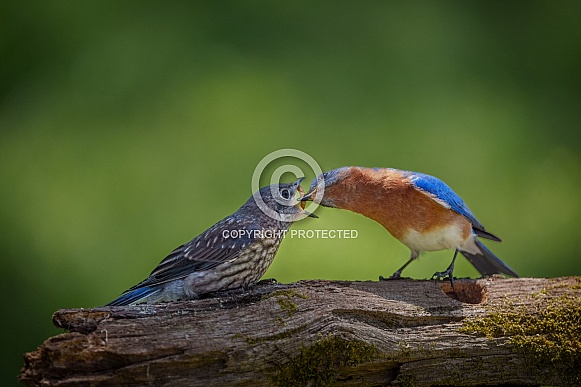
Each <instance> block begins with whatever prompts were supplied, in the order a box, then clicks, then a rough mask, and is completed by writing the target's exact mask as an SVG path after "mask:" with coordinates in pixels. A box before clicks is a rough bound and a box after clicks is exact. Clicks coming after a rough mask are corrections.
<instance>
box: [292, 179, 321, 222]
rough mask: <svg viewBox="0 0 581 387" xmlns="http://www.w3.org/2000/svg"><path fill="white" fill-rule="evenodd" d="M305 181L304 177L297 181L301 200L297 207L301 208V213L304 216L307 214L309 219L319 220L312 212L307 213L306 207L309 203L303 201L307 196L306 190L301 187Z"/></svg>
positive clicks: (299, 199)
mask: <svg viewBox="0 0 581 387" xmlns="http://www.w3.org/2000/svg"><path fill="white" fill-rule="evenodd" d="M303 179H304V177H301V178H300V179H299V180H298V181H297V183H298V187H297V192H298V193H299V198H298V199H297V200H298V203H297V204H296V207H297V208H300V209H301V212H302V213H303V214H306V215H307V216H308V217H311V218H318V216H317V215H315V214H313V213H312V212H308V211H305V207H306V206H307V202H306V201H305V200H303V198H304V196H305V190H303V187H301V181H303Z"/></svg>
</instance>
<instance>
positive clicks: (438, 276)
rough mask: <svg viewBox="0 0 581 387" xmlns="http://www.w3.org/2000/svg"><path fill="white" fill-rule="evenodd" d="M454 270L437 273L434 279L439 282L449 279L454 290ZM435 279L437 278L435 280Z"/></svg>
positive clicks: (449, 269)
mask: <svg viewBox="0 0 581 387" xmlns="http://www.w3.org/2000/svg"><path fill="white" fill-rule="evenodd" d="M452 272H453V268H448V269H447V270H446V271H437V272H435V273H434V275H432V279H435V280H436V281H439V280H441V279H445V278H446V277H448V279H449V280H450V285H452V289H454V275H453V274H452ZM434 277H435V278H434Z"/></svg>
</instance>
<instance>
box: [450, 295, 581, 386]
mask: <svg viewBox="0 0 581 387" xmlns="http://www.w3.org/2000/svg"><path fill="white" fill-rule="evenodd" d="M575 286H576V285H575ZM545 295H546V292H541V293H540V294H535V295H532V296H531V297H532V298H533V299H534V300H535V301H534V302H533V305H532V307H533V309H534V310H532V311H531V309H530V307H529V309H526V308H525V307H522V306H521V307H515V306H511V305H509V308H508V311H503V312H499V311H496V312H493V313H491V314H490V315H488V316H486V317H482V318H477V319H474V320H471V321H467V322H465V323H464V325H463V326H462V327H461V328H460V331H461V332H477V333H481V334H484V335H486V336H487V337H488V338H500V337H505V338H508V343H509V344H511V345H512V347H513V348H514V349H515V350H516V351H518V352H520V353H523V354H525V355H526V357H527V359H528V360H529V362H530V364H531V366H533V367H540V366H546V364H547V363H550V364H551V365H552V366H553V367H554V369H555V371H556V372H558V373H559V374H560V375H563V377H564V378H565V380H564V381H565V383H568V384H574V385H577V384H580V383H581V297H580V296H579V295H578V294H575V292H570V293H568V294H566V295H563V296H560V297H557V298H554V299H552V300H546V299H545V297H543V296H545Z"/></svg>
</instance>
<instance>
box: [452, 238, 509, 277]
mask: <svg viewBox="0 0 581 387" xmlns="http://www.w3.org/2000/svg"><path fill="white" fill-rule="evenodd" d="M476 245H477V246H478V247H479V248H480V251H482V255H474V254H470V253H467V252H465V251H460V252H461V253H462V255H464V256H465V257H466V259H468V261H470V263H471V264H472V265H473V266H474V267H475V268H476V270H478V272H479V273H480V274H482V275H493V274H506V275H510V276H513V277H518V274H516V273H515V272H514V270H512V269H511V268H510V267H508V266H507V265H506V263H504V262H502V261H501V260H500V258H498V257H497V256H496V255H494V254H493V253H492V251H490V250H488V249H487V248H486V246H484V245H483V244H482V242H480V241H479V240H476Z"/></svg>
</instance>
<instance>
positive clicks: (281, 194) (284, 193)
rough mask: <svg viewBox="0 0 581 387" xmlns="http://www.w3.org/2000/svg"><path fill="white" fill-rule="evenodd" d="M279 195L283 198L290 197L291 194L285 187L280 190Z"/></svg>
mask: <svg viewBox="0 0 581 387" xmlns="http://www.w3.org/2000/svg"><path fill="white" fill-rule="evenodd" d="M280 196H282V197H283V198H284V199H290V197H291V194H290V191H289V190H288V189H286V188H285V189H283V190H281V191H280Z"/></svg>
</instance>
